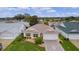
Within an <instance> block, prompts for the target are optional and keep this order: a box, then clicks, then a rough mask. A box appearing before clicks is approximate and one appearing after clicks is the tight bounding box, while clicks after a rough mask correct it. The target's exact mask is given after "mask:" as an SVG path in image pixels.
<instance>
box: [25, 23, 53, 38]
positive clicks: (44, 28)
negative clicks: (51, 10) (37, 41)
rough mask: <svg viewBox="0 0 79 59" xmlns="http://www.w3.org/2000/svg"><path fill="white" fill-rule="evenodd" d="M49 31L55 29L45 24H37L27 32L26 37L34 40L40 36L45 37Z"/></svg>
mask: <svg viewBox="0 0 79 59" xmlns="http://www.w3.org/2000/svg"><path fill="white" fill-rule="evenodd" d="M49 31H53V28H52V27H49V26H48V25H45V24H36V25H34V26H31V27H30V28H28V29H26V30H25V32H24V37H26V38H27V39H34V38H36V37H40V36H42V37H43V35H44V33H46V32H49Z"/></svg>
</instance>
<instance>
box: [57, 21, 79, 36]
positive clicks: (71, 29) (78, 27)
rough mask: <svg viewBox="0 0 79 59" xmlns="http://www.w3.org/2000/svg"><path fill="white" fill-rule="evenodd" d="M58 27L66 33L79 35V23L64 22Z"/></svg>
mask: <svg viewBox="0 0 79 59" xmlns="http://www.w3.org/2000/svg"><path fill="white" fill-rule="evenodd" d="M57 27H58V28H59V29H60V30H62V31H64V32H65V33H70V34H79V22H63V24H60V25H58V26H57Z"/></svg>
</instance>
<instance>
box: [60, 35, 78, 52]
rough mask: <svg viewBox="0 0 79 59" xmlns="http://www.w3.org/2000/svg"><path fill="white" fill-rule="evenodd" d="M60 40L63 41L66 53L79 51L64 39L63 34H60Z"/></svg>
mask: <svg viewBox="0 0 79 59" xmlns="http://www.w3.org/2000/svg"><path fill="white" fill-rule="evenodd" d="M59 38H60V40H62V43H61V45H62V47H63V48H64V50H66V51H79V49H78V48H77V47H76V46H75V45H74V44H72V43H71V42H70V41H69V40H66V38H64V37H63V36H62V35H61V34H59Z"/></svg>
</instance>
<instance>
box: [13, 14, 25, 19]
mask: <svg viewBox="0 0 79 59" xmlns="http://www.w3.org/2000/svg"><path fill="white" fill-rule="evenodd" d="M24 18H25V16H24V15H22V14H17V15H16V16H14V19H17V20H22V19H24Z"/></svg>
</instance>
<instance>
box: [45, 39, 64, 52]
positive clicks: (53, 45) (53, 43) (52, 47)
mask: <svg viewBox="0 0 79 59" xmlns="http://www.w3.org/2000/svg"><path fill="white" fill-rule="evenodd" d="M44 44H45V49H46V51H63V50H64V49H63V48H62V46H61V45H60V43H59V42H58V41H57V40H45V41H44Z"/></svg>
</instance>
